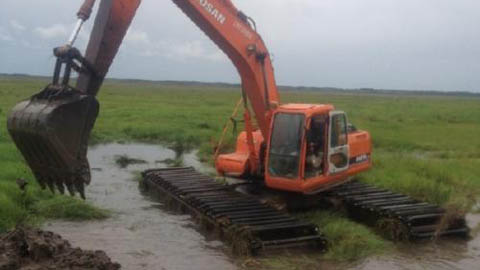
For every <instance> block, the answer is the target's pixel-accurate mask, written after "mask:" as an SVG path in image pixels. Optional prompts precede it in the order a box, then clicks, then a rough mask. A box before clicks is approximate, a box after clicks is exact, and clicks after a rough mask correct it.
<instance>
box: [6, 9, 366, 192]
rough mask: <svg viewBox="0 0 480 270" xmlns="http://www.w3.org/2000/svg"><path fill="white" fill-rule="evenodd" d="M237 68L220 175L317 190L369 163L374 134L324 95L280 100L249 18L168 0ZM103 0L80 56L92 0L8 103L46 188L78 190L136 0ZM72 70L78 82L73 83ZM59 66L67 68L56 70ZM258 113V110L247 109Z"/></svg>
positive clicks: (20, 143) (19, 140) (16, 135)
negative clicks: (307, 100)
mask: <svg viewBox="0 0 480 270" xmlns="http://www.w3.org/2000/svg"><path fill="white" fill-rule="evenodd" d="M172 1H173V2H174V3H175V4H176V5H177V6H178V7H179V8H180V9H181V10H182V11H183V12H184V13H185V14H186V15H187V16H188V17H189V18H190V19H191V20H192V21H193V22H194V23H195V24H196V25H197V26H198V27H199V28H200V29H201V30H203V32H205V34H206V35H207V36H208V37H210V39H211V40H212V41H213V42H215V44H217V45H218V47H220V49H221V50H222V51H223V52H224V53H225V54H226V55H227V56H228V57H229V58H230V60H231V61H232V63H233V64H234V65H235V67H236V68H237V70H238V72H239V74H240V77H241V85H242V94H243V105H244V108H245V112H244V121H245V130H244V131H243V132H242V133H241V134H240V135H239V136H238V139H237V145H236V151H235V152H234V153H231V154H222V155H218V157H217V159H216V163H215V166H216V169H217V171H218V172H219V173H220V174H222V175H229V176H235V177H241V178H257V179H263V180H264V183H265V185H266V186H267V187H269V188H272V189H278V190H284V191H291V192H296V193H303V194H315V193H318V192H320V191H325V190H328V189H330V188H332V187H334V186H337V185H340V184H342V183H344V182H346V181H348V179H350V177H351V176H353V175H355V174H358V173H360V172H362V171H365V170H367V169H369V168H370V167H371V156H370V155H371V140H370V135H369V133H368V132H366V131H360V130H356V129H355V127H353V126H352V125H350V124H349V123H348V121H347V116H346V114H345V113H344V112H342V111H338V110H336V109H335V107H334V106H333V105H328V104H282V103H281V102H280V97H279V93H278V90H277V85H276V83H275V77H274V69H273V66H272V62H271V58H270V54H269V52H268V50H267V48H266V46H265V44H264V42H263V40H262V38H261V37H260V35H259V34H258V32H257V31H256V25H255V22H254V21H253V19H251V18H250V17H248V16H247V15H246V14H245V13H243V12H242V11H240V10H238V9H237V8H236V7H235V6H234V5H233V4H232V2H231V1H230V0H172ZM140 2H141V1H140V0H102V1H100V3H99V11H98V14H97V17H96V20H95V24H94V28H93V30H92V34H91V38H90V41H89V44H88V47H87V50H86V53H85V56H82V54H81V53H80V52H79V50H77V49H76V48H75V47H73V44H74V42H75V39H76V37H77V35H78V33H79V30H80V28H81V27H82V25H83V23H84V22H85V21H86V20H87V19H88V18H89V17H90V14H91V12H92V8H93V6H94V3H95V0H86V1H85V3H84V4H83V6H82V7H81V9H80V11H79V12H78V18H79V21H78V23H77V26H76V28H75V31H74V33H73V34H72V37H71V38H70V40H69V42H68V44H67V45H65V46H62V47H59V48H56V49H55V50H54V54H55V56H56V57H57V62H56V66H55V71H54V76H53V81H52V83H51V84H50V85H48V86H47V87H46V88H45V89H44V90H43V91H41V92H40V93H38V94H36V95H34V96H32V97H31V98H30V99H29V100H26V101H23V102H21V103H19V104H18V105H17V106H15V107H14V109H13V110H12V112H11V114H10V115H9V118H8V130H9V132H10V134H11V137H12V138H13V140H14V142H15V144H16V145H17V147H18V149H19V150H20V151H21V153H22V154H23V156H24V157H25V160H26V161H27V163H28V165H29V166H30V168H31V169H32V171H33V173H34V175H35V178H36V179H37V181H38V182H39V183H40V185H41V186H42V187H43V188H46V187H49V188H50V189H51V190H52V191H53V190H55V187H56V188H57V189H58V190H59V191H60V192H62V193H63V192H64V191H65V188H66V189H67V190H68V191H69V192H70V193H71V194H75V193H76V192H78V193H80V194H81V196H82V197H83V198H85V193H84V185H85V184H89V183H90V169H89V164H88V160H87V158H86V154H87V145H88V138H89V135H90V132H91V130H92V128H93V126H94V123H95V119H96V117H97V115H98V112H99V103H98V101H97V100H96V98H95V96H96V94H97V93H98V91H99V89H100V87H101V85H102V82H103V80H104V78H105V76H106V74H107V72H108V69H109V67H110V65H111V63H112V61H113V59H114V57H115V55H116V53H117V51H118V49H119V47H120V45H121V43H122V40H123V38H124V36H125V34H126V32H127V29H128V27H129V25H130V23H131V21H132V19H133V17H134V16H135V13H136V10H137V8H138V7H139V5H140ZM72 70H73V71H77V72H78V73H79V78H78V80H77V82H76V86H75V87H72V86H70V84H69V83H70V76H71V72H72ZM62 72H63V73H62ZM252 112H253V114H254V116H255V117H254V119H252V118H253V117H252V116H251V114H252Z"/></svg>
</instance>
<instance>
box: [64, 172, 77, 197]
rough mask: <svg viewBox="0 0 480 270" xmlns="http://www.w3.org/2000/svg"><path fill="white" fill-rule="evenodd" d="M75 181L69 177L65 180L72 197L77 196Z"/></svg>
mask: <svg viewBox="0 0 480 270" xmlns="http://www.w3.org/2000/svg"><path fill="white" fill-rule="evenodd" d="M73 182H74V181H73V179H72V178H69V177H67V178H66V179H65V186H66V187H67V190H68V193H69V194H70V195H71V196H75V187H74V186H73Z"/></svg>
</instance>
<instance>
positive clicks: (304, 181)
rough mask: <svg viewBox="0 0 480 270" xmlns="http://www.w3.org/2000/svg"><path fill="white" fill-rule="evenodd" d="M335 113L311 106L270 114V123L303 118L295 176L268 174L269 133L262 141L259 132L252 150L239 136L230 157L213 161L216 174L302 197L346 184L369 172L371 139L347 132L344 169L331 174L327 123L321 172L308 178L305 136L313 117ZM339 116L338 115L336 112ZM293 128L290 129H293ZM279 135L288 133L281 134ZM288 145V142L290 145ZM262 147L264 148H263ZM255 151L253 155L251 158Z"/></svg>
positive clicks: (280, 109)
mask: <svg viewBox="0 0 480 270" xmlns="http://www.w3.org/2000/svg"><path fill="white" fill-rule="evenodd" d="M333 112H335V108H334V107H333V106H332V105H323V104H322V105H313V104H285V105H281V106H279V107H278V108H277V109H275V110H274V112H273V117H272V119H274V118H275V116H276V115H277V114H285V115H298V116H300V115H302V116H303V120H302V122H303V123H302V124H301V132H300V134H299V137H298V138H299V139H300V140H301V142H300V144H299V145H300V147H299V149H298V150H299V151H298V167H297V168H296V169H293V170H292V171H296V172H297V173H296V174H295V175H291V176H289V177H284V176H283V177H282V176H278V175H275V174H273V173H272V172H271V171H270V166H271V165H270V164H271V160H270V159H271V156H272V155H273V154H270V153H272V151H273V150H272V133H271V134H270V136H269V138H268V139H267V140H266V141H265V140H264V138H263V136H262V133H261V132H260V131H258V130H256V131H254V132H252V134H253V138H254V139H253V146H254V147H253V148H252V147H250V146H249V140H248V136H247V131H244V132H242V133H241V134H240V135H239V136H238V138H237V145H236V151H235V152H234V153H231V154H225V155H220V156H218V158H217V160H216V163H215V165H216V168H217V171H218V172H219V173H220V174H222V175H229V176H233V177H243V178H248V177H253V178H261V179H263V180H264V181H265V185H266V186H268V187H270V188H273V189H279V190H285V191H292V192H298V193H304V194H314V193H318V192H320V191H323V190H327V189H329V188H331V187H333V186H335V185H339V184H342V183H344V182H345V181H347V180H348V179H349V178H350V177H351V176H353V175H355V174H358V173H360V172H363V171H365V170H368V169H369V168H370V167H371V165H372V164H371V138H370V135H369V133H368V132H366V131H360V130H349V131H348V130H347V131H346V132H345V134H346V136H345V141H344V144H345V145H346V148H347V149H348V155H346V157H347V159H348V160H347V162H348V164H347V166H345V167H344V169H343V170H338V171H333V170H331V169H330V166H335V165H334V164H331V163H330V162H329V154H328V153H329V150H328V148H329V147H330V141H331V140H330V137H329V136H332V134H331V133H330V132H328V131H329V127H330V124H331V123H330V122H329V121H328V120H327V121H325V123H324V125H325V126H324V128H323V130H324V132H325V134H324V135H325V136H324V138H325V140H324V144H323V146H322V147H323V151H321V152H323V155H322V156H321V157H320V158H321V159H322V162H321V163H323V164H324V165H323V168H322V169H321V172H318V173H315V174H312V175H307V173H306V170H307V168H306V167H307V164H308V161H307V156H308V147H309V146H308V142H307V133H309V130H310V128H309V127H310V125H311V121H312V119H313V118H315V117H324V118H326V119H330V115H331V114H332V113H333ZM339 113H340V114H341V112H339ZM274 123H275V122H274V121H272V122H271V128H270V130H274V129H275V127H274ZM292 128H293V127H292ZM279 133H288V131H286V130H283V131H280V132H279ZM289 143H291V142H289ZM262 145H263V146H262ZM250 149H254V151H255V153H253V155H252V154H251V150H250ZM252 156H254V157H259V158H257V159H256V160H257V162H258V163H259V164H258V166H256V167H254V168H252V166H250V164H251V162H250V160H249V159H250V158H251V157H252Z"/></svg>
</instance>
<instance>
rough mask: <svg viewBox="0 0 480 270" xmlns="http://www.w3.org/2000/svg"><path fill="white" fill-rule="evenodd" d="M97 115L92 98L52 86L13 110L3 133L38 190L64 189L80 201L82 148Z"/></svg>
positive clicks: (84, 177) (85, 173)
mask: <svg viewBox="0 0 480 270" xmlns="http://www.w3.org/2000/svg"><path fill="white" fill-rule="evenodd" d="M98 111H99V103H98V101H97V100H96V99H95V97H94V96H92V95H85V94H83V93H82V92H80V91H78V90H76V89H74V88H71V87H69V86H59V85H53V84H52V85H49V86H47V87H46V88H45V89H44V90H43V91H41V92H40V93H38V94H36V95H34V96H32V97H31V98H30V99H29V100H26V101H23V102H20V103H19V104H17V105H16V106H15V107H14V108H13V109H12V111H11V113H10V115H9V117H8V122H7V127H8V131H9V133H10V135H11V137H12V138H13V141H14V142H15V144H16V146H17V148H18V149H19V150H20V151H21V153H22V154H23V156H24V157H25V160H26V161H27V163H28V165H29V166H30V168H31V169H32V171H33V173H34V175H35V178H36V179H37V181H38V182H39V184H40V185H41V186H42V188H45V187H47V186H48V187H49V188H50V190H52V192H53V191H54V190H55V187H57V189H58V190H59V191H60V192H61V193H64V192H65V187H66V188H67V189H68V191H69V192H70V194H71V195H74V194H75V192H78V193H80V195H81V196H82V198H85V193H84V185H85V184H89V183H90V167H89V164H88V160H87V156H86V154H87V144H88V138H89V135H90V132H91V130H92V128H93V126H94V123H95V119H96V118H97V115H98Z"/></svg>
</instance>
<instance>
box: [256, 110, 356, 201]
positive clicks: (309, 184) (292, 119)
mask: <svg viewBox="0 0 480 270" xmlns="http://www.w3.org/2000/svg"><path fill="white" fill-rule="evenodd" d="M347 123H348V122H347V117H346V114H345V113H344V112H341V111H334V108H333V106H331V105H306V104H288V105H283V106H280V107H279V109H278V110H277V111H276V112H275V114H274V115H273V121H272V129H271V130H272V132H271V136H270V138H269V144H268V148H267V164H266V170H265V182H266V184H267V186H270V187H272V188H277V189H283V190H290V191H293V190H296V191H299V192H303V193H308V192H310V191H311V190H315V192H318V191H319V190H318V188H319V187H320V188H321V187H322V186H325V187H326V186H330V185H331V184H334V183H335V182H338V181H341V180H345V179H346V178H347V177H348V175H347V171H348V168H349V144H348V128H347ZM312 192H313V191H312Z"/></svg>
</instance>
